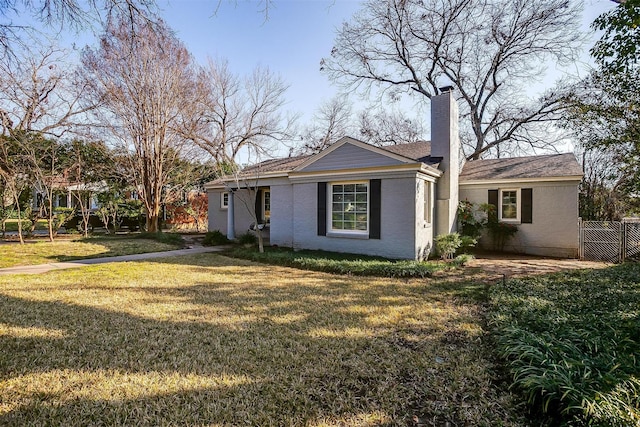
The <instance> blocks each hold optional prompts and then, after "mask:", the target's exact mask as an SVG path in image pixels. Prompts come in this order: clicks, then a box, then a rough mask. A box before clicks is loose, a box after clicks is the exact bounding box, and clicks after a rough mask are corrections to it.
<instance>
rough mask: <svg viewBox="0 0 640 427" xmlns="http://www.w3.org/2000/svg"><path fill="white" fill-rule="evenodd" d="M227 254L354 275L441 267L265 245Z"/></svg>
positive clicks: (428, 271) (418, 273)
mask: <svg viewBox="0 0 640 427" xmlns="http://www.w3.org/2000/svg"><path fill="white" fill-rule="evenodd" d="M228 254H229V255H231V256H234V257H237V258H243V259H249V260H252V261H257V262H265V263H269V264H277V265H284V266H288V267H296V268H302V269H305V270H314V271H323V272H327V273H335V274H349V275H354V276H381V277H422V278H424V277H430V276H431V275H432V273H433V272H434V271H437V270H441V269H443V268H444V266H443V265H442V264H441V263H435V262H419V261H392V260H388V259H384V258H378V257H367V256H363V255H354V254H337V253H333V252H324V251H299V252H294V251H292V250H288V249H279V248H266V249H265V252H263V253H260V252H258V251H256V250H254V249H246V248H235V249H233V250H232V251H230V252H228Z"/></svg>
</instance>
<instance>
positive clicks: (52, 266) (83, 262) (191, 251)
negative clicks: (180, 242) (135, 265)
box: [0, 246, 225, 275]
mask: <svg viewBox="0 0 640 427" xmlns="http://www.w3.org/2000/svg"><path fill="white" fill-rule="evenodd" d="M224 249H225V248H224V247H222V246H210V247H203V246H198V247H194V248H188V249H176V250H174V251H165V252H149V253H146V254H134V255H122V256H114V257H105V258H91V259H80V260H76V261H67V262H52V263H49V264H38V265H22V266H17V267H8V268H0V275H4V274H38V273H46V272H48V271H53V270H63V269H66V268H77V267H86V266H88V265H93V264H105V263H108V262H127V261H140V260H145V259H154V258H165V257H173V256H180V255H195V254H202V253H207V252H220V251H222V250H224Z"/></svg>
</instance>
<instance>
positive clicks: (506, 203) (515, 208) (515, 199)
mask: <svg viewBox="0 0 640 427" xmlns="http://www.w3.org/2000/svg"><path fill="white" fill-rule="evenodd" d="M498 213H499V216H498V219H499V220H501V221H505V222H509V221H514V222H517V221H520V190H519V189H518V190H516V189H509V190H500V206H498Z"/></svg>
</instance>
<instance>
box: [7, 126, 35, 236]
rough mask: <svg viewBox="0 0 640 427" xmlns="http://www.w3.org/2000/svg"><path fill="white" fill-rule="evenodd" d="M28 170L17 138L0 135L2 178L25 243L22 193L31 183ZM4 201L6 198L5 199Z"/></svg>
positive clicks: (19, 231) (19, 233) (20, 234)
mask: <svg viewBox="0 0 640 427" xmlns="http://www.w3.org/2000/svg"><path fill="white" fill-rule="evenodd" d="M27 170H28V166H27V165H26V162H25V159H24V156H23V155H22V151H21V146H20V144H18V142H17V141H16V139H15V138H11V137H8V136H6V135H0V179H2V181H3V182H4V187H5V191H6V192H7V193H9V197H10V198H11V202H12V204H13V206H14V207H15V209H16V213H17V215H18V238H19V239H20V243H21V244H24V236H23V233H22V209H21V206H20V194H22V192H23V191H24V190H25V189H26V188H27V186H28V185H29V184H30V179H29V175H28V174H27V173H26V172H25V171H27ZM3 203H4V200H3Z"/></svg>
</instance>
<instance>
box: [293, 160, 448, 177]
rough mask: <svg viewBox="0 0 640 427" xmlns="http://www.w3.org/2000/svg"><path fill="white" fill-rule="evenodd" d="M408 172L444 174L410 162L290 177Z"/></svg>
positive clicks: (382, 174) (298, 174)
mask: <svg viewBox="0 0 640 427" xmlns="http://www.w3.org/2000/svg"><path fill="white" fill-rule="evenodd" d="M407 172H414V173H417V172H420V173H423V174H425V175H429V176H433V177H435V178H439V177H440V176H442V172H441V171H439V170H437V169H434V168H432V167H430V166H427V165H425V164H424V163H409V164H404V165H394V166H376V167H368V168H358V169H338V170H328V171H312V172H291V173H290V174H289V179H290V180H291V181H302V180H305V181H310V180H318V179H321V178H330V179H334V178H336V177H341V178H344V177H353V176H362V175H366V176H369V177H370V176H373V175H376V176H387V177H388V176H389V174H405V175H406V173H407Z"/></svg>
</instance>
